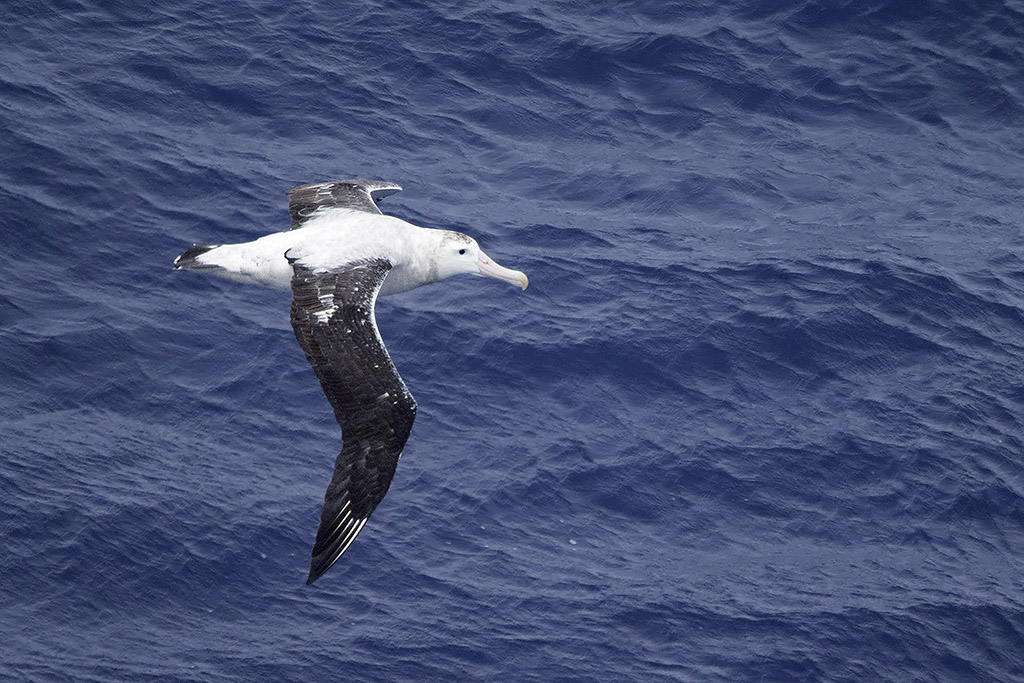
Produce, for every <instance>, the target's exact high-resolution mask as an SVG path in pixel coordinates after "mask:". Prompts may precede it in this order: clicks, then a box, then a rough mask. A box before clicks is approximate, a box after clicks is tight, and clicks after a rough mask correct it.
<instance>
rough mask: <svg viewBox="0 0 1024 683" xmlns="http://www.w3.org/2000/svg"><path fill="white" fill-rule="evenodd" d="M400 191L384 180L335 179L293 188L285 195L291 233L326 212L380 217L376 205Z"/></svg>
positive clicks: (399, 187) (398, 186)
mask: <svg viewBox="0 0 1024 683" xmlns="http://www.w3.org/2000/svg"><path fill="white" fill-rule="evenodd" d="M401 189H402V186H401V185H396V184H395V183H387V182H384V181H383V180H336V181H334V182H332V183H311V184H309V185H300V186H299V187H293V188H292V189H290V190H288V191H287V192H286V194H287V195H288V213H290V214H291V216H292V230H295V229H297V228H301V227H302V226H304V225H305V224H306V223H307V222H308V221H309V220H311V219H312V218H313V217H315V216H316V215H317V214H318V213H319V212H321V211H325V210H327V209H335V208H342V209H356V210H357V211H366V212H367V213H375V214H380V212H381V211H380V209H379V208H377V202H379V201H380V200H381V199H384V198H385V197H387V196H388V195H392V194H394V193H396V192H398V191H399V190H401Z"/></svg>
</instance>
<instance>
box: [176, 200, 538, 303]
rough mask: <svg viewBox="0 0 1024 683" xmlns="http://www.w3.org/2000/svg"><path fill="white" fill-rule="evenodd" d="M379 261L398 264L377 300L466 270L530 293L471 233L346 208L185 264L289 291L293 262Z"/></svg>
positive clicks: (328, 265)
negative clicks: (293, 228)
mask: <svg viewBox="0 0 1024 683" xmlns="http://www.w3.org/2000/svg"><path fill="white" fill-rule="evenodd" d="M448 252H451V253H450V254H449V253H448ZM459 255H462V256H463V257H464V258H462V259H460V258H459ZM379 258H384V259H387V260H388V261H389V262H390V263H391V271H390V272H389V273H388V276H387V278H386V279H385V280H384V283H383V285H382V286H381V289H380V292H379V294H378V296H389V295H391V294H398V293H400V292H405V291H408V290H410V289H414V288H416V287H419V286H421V285H425V284H429V283H431V282H436V281H438V280H441V279H444V278H446V277H448V276H450V275H454V274H456V273H460V272H465V273H474V274H479V275H489V276H491V277H498V278H499V279H504V280H508V281H510V282H513V283H515V284H518V285H519V286H521V287H523V288H524V289H525V288H526V287H525V283H526V276H525V275H523V274H522V273H519V272H518V271H512V270H508V269H506V268H502V267H501V266H498V265H497V264H496V263H494V262H493V261H491V260H490V259H489V258H488V257H487V256H486V255H485V254H484V253H483V252H482V251H480V248H479V247H478V246H477V245H476V242H475V241H474V240H473V239H471V238H469V237H467V236H466V235H463V234H461V233H457V232H451V231H448V230H433V229H429V228H421V227H418V226H416V225H413V224H411V223H407V222H406V221H403V220H402V219H400V218H395V217H394V216H385V215H376V214H371V213H367V212H364V211H356V210H353V209H344V208H336V209H331V210H329V211H324V212H323V213H322V215H321V216H318V217H317V218H315V219H313V220H311V221H309V222H308V223H307V224H306V225H304V226H303V227H301V228H299V229H297V230H289V231H287V232H277V233H274V234H272V235H267V236H265V237H261V238H259V239H257V240H253V241H252V242H244V243H241V244H223V245H220V246H218V247H214V248H213V249H210V250H209V251H208V252H206V253H204V254H200V255H199V256H197V257H196V258H195V264H194V265H190V266H186V267H191V268H201V269H207V268H209V269H211V272H213V273H214V274H216V275H219V276H221V277H225V278H228V279H230V280H237V281H240V282H248V283H252V284H259V285H264V286H268V287H275V288H277V289H284V290H290V289H291V281H292V266H291V263H289V259H292V260H295V261H297V262H298V263H300V264H302V265H304V266H306V267H307V268H311V269H313V270H314V271H325V272H326V271H329V270H333V269H335V268H339V267H344V266H345V265H347V264H350V263H355V262H358V261H360V260H364V259H379ZM488 270H490V271H491V272H488Z"/></svg>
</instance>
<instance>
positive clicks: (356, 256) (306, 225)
mask: <svg viewBox="0 0 1024 683" xmlns="http://www.w3.org/2000/svg"><path fill="white" fill-rule="evenodd" d="M401 189H402V188H401V187H400V186H398V185H395V184H394V183H387V182H381V181H376V180H342V181H337V182H331V183H313V184H310V185H302V186H300V187H296V188H293V189H291V190H288V192H287V194H288V198H289V202H288V211H289V213H290V214H291V219H292V223H291V229H290V230H287V231H285V232H278V233H274V234H271V235H267V236H265V237H261V238H259V239H257V240H254V241H252V242H245V243H242V244H220V245H213V244H196V245H193V246H192V248H191V249H189V250H187V251H186V252H185V253H184V254H182V255H181V256H179V257H178V258H177V259H175V261H174V267H175V269H184V270H205V271H207V272H210V273H211V274H214V275H219V276H221V277H225V278H228V279H231V280H238V281H241V282H250V283H256V284H261V285H266V286H270V287H276V288H279V289H285V290H290V291H291V292H292V307H291V322H292V327H293V328H294V330H295V337H296V338H297V339H298V340H299V345H300V346H302V350H303V351H305V352H306V359H307V360H308V361H309V364H310V365H311V366H313V371H314V372H315V373H316V376H317V378H318V379H319V380H320V386H321V387H322V388H323V391H324V394H326V395H327V400H328V401H330V403H331V406H332V407H333V408H334V417H335V418H336V419H337V421H338V424H339V425H340V426H341V436H342V446H341V453H340V454H339V455H338V458H337V460H336V461H335V463H334V475H333V477H332V478H331V483H330V485H328V487H327V493H326V495H325V496H324V506H323V512H322V514H321V517H320V528H319V529H318V531H317V534H316V542H315V544H314V545H313V557H312V561H311V562H310V568H309V577H308V578H307V580H306V584H307V585H309V584H311V583H313V582H314V581H316V580H317V579H318V578H319V577H320V576H322V575H323V573H324V572H326V571H327V570H328V569H330V568H331V567H332V566H333V565H334V563H335V562H337V561H338V558H340V557H341V555H342V553H344V552H345V550H346V549H348V547H349V545H350V544H351V543H352V541H353V540H354V539H355V537H356V535H357V534H358V533H359V532H360V531H361V530H362V528H363V525H365V524H366V520H367V519H369V517H370V514H371V513H372V512H373V510H374V509H375V508H376V507H377V505H378V504H380V502H381V500H382V499H383V498H384V494H385V493H387V490H388V487H389V486H390V484H391V479H392V477H393V476H394V474H395V467H396V466H397V465H398V458H399V456H400V455H401V454H402V449H403V448H404V447H405V442H406V440H407V439H408V438H409V432H410V430H411V429H412V423H413V419H414V418H415V417H416V401H415V400H414V399H413V397H412V394H410V393H409V390H408V389H407V388H406V386H405V382H403V381H402V378H401V377H400V376H399V374H398V371H397V370H396V369H395V366H394V364H393V363H392V362H391V357H390V356H389V355H388V352H387V349H386V348H385V347H384V342H383V340H382V339H381V337H380V333H379V332H378V331H377V322H376V320H375V318H374V303H375V302H376V300H377V297H378V296H389V295H391V294H398V293H400V292H405V291H408V290H410V289H414V288H416V287H420V286H422V285H426V284H430V283H431V282H437V281H439V280H443V279H445V278H447V277H450V276H452V275H456V274H458V273H472V274H474V275H484V276H487V277H493V278H497V279H499V280H505V281H506V282H511V283H512V284H515V285H518V286H520V287H522V288H523V289H526V286H527V284H529V281H528V280H527V278H526V275H525V274H524V273H521V272H519V271H517V270H510V269H508V268H503V267H502V266H499V265H498V264H497V263H495V262H494V261H492V260H491V259H490V258H488V257H487V255H486V254H484V252H483V251H481V250H480V247H479V246H478V245H477V243H476V240H474V239H473V238H472V237H469V236H468V235H464V234H462V233H459V232H452V231H450V230H435V229H430V228H421V227H418V226H415V225H412V224H411V223H407V222H405V221H403V220H401V219H399V218H395V217H393V216H386V215H384V214H382V213H381V211H380V209H379V208H378V206H377V201H379V200H380V199H383V198H384V197H386V196H388V195H390V194H393V193H395V192H398V191H399V190H401Z"/></svg>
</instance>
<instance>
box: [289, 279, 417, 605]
mask: <svg viewBox="0 0 1024 683" xmlns="http://www.w3.org/2000/svg"><path fill="white" fill-rule="evenodd" d="M292 267H293V269H294V271H295V273H294V275H293V277H292V295H293V297H292V310H291V322H292V327H293V328H294V330H295V337H296V338H297V339H298V340H299V345H300V346H302V350H303V351H305V352H306V359H307V360H308V361H309V364H310V365H311V366H312V367H313V371H314V372H315V373H316V376H317V378H318V379H319V380H320V386H321V387H322V388H323V391H324V394H325V395H326V396H327V400H328V401H329V402H330V404H331V406H332V407H333V408H334V417H335V418H336V419H337V421H338V424H339V425H340V426H341V436H342V447H341V453H339V454H338V458H337V460H336V461H335V463H334V474H333V476H332V478H331V482H330V484H329V485H328V487H327V493H326V494H325V495H324V506H323V511H322V513H321V516H320V527H319V529H318V530H317V534H316V542H315V543H314V545H313V552H312V559H311V561H310V568H309V577H308V578H307V580H306V585H309V584H311V583H313V582H314V581H316V580H317V579H318V578H319V577H320V576H322V575H323V574H324V572H326V571H327V570H328V569H330V568H331V567H332V566H333V565H334V563H335V562H337V561H338V559H339V558H340V557H341V555H342V553H344V552H345V551H346V550H347V549H348V547H349V545H350V544H351V543H352V541H353V540H354V539H355V537H356V535H357V534H359V532H360V531H361V530H362V528H363V525H365V524H366V520H367V519H369V517H370V514H371V513H372V512H373V511H374V509H375V508H376V507H377V505H379V504H380V502H381V501H382V500H383V499H384V495H385V494H386V493H387V491H388V488H389V487H390V485H391V479H392V478H393V477H394V475H395V468H396V467H397V466H398V458H399V456H400V455H401V454H402V449H403V448H404V447H405V442H406V440H407V439H408V438H409V432H410V431H412V424H413V421H414V420H415V418H416V401H415V399H413V397H412V395H411V394H410V393H409V390H408V389H407V388H406V386H405V383H404V382H403V381H402V378H401V377H400V376H399V374H398V371H397V370H396V369H395V366H394V363H392V362H391V357H390V356H389V355H388V352H387V349H386V348H385V347H384V342H383V341H382V340H381V338H380V333H379V332H378V330H377V323H376V320H375V318H374V312H373V309H374V303H375V302H376V299H377V292H378V291H379V290H380V286H381V284H382V283H383V282H384V278H385V277H386V276H387V274H388V272H389V270H390V268H391V266H390V264H389V263H388V262H387V261H384V260H373V261H362V262H359V263H355V264H351V265H349V266H347V267H345V268H344V269H341V270H337V271H330V272H326V273H316V272H314V271H312V270H310V269H309V268H306V267H304V266H302V265H301V264H299V263H296V262H293V263H292Z"/></svg>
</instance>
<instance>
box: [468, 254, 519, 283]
mask: <svg viewBox="0 0 1024 683" xmlns="http://www.w3.org/2000/svg"><path fill="white" fill-rule="evenodd" d="M476 266H477V269H478V270H479V272H478V273H477V275H484V276H486V277H493V278H496V279H498V280H504V281H505V282H511V283H512V284H514V285H519V286H520V287H522V288H523V289H526V287H527V285H529V284H530V279H529V278H527V277H526V273H521V272H519V271H518V270H512V269H510V268H505V267H503V266H499V265H498V264H497V263H495V262H494V261H492V260H491V259H490V257H489V256H488V255H487V254H485V253H484V252H483V251H481V252H480V257H479V258H477V260H476Z"/></svg>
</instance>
